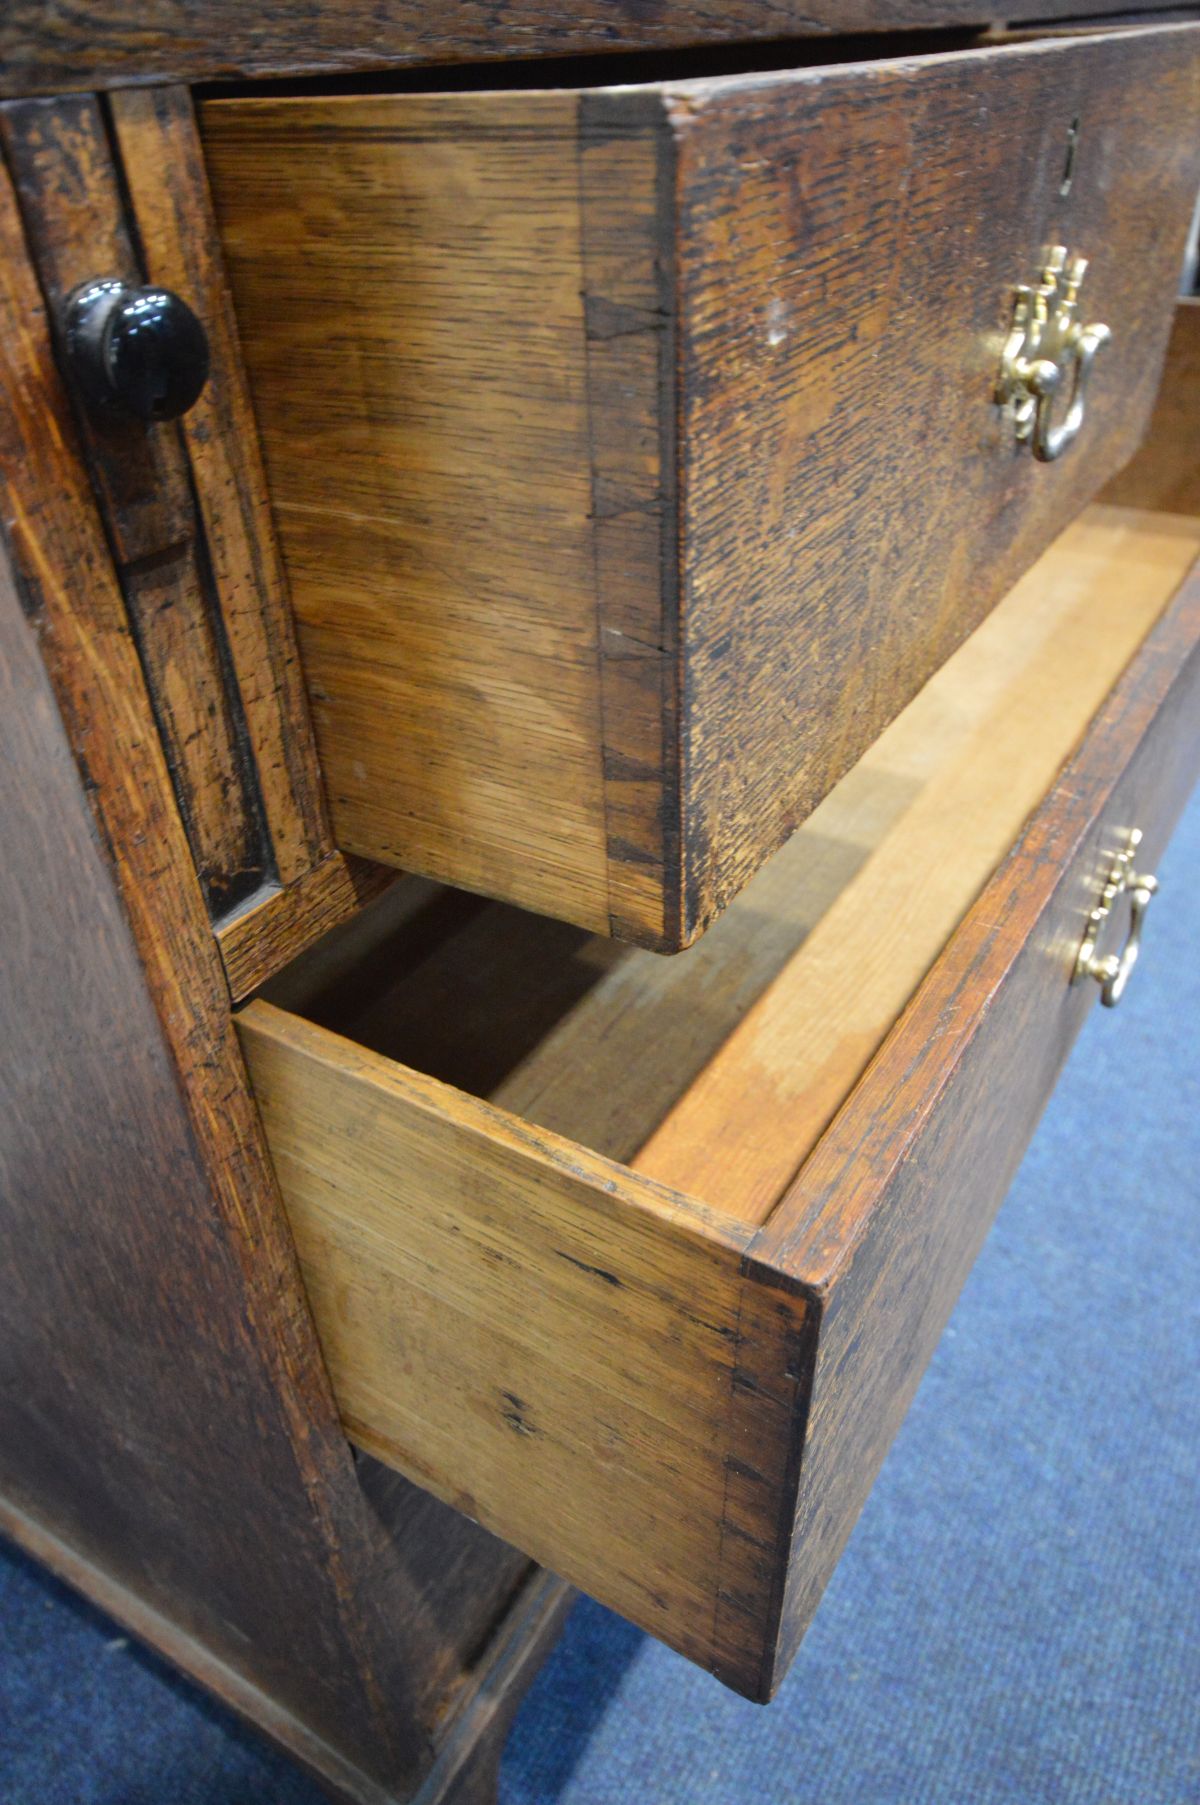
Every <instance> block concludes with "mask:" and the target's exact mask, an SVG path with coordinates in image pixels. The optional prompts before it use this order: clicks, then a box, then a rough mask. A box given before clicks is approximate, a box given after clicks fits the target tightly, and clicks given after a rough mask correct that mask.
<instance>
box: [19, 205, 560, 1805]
mask: <svg viewBox="0 0 1200 1805" xmlns="http://www.w3.org/2000/svg"><path fill="white" fill-rule="evenodd" d="M0 481H2V488H0V520H2V522H3V528H4V534H5V539H6V542H7V547H8V551H7V552H6V554H5V556H4V558H3V559H2V560H0V566H2V568H0V629H2V635H3V655H2V657H0V681H2V682H3V685H4V689H5V696H4V704H3V707H0V738H2V739H3V748H2V753H0V776H2V779H3V798H2V801H0V813H2V819H3V837H4V845H5V858H4V859H3V861H0V895H2V899H3V906H2V908H0V917H2V919H3V922H4V945H5V973H6V985H5V998H4V1000H5V1009H6V1015H5V1043H4V1044H5V1062H4V1084H3V1086H0V1110H2V1111H3V1112H4V1122H3V1132H2V1133H0V1165H2V1166H3V1182H2V1183H0V1213H2V1214H3V1216H4V1220H5V1236H4V1239H5V1246H6V1270H5V1285H6V1308H5V1312H4V1321H3V1360H4V1366H5V1371H6V1374H7V1376H8V1378H9V1380H10V1381H11V1382H10V1383H7V1384H6V1385H5V1387H4V1388H3V1396H2V1398H0V1409H2V1410H3V1412H4V1414H5V1422H4V1425H3V1433H2V1434H0V1465H2V1467H3V1474H2V1486H0V1489H3V1491H4V1492H5V1493H6V1494H7V1495H8V1499H9V1502H10V1504H12V1505H14V1506H15V1508H16V1511H17V1512H18V1513H19V1514H21V1515H23V1516H24V1517H25V1518H27V1519H29V1520H30V1521H32V1522H33V1523H35V1524H36V1525H38V1526H40V1527H39V1530H38V1533H39V1534H43V1535H45V1536H48V1537H50V1538H53V1539H55V1540H57V1541H59V1542H61V1543H64V1544H66V1545H67V1546H68V1547H69V1548H70V1549H71V1550H73V1553H74V1569H73V1577H74V1578H75V1579H76V1581H77V1582H78V1583H83V1584H88V1583H89V1581H88V1579H87V1574H88V1572H89V1570H94V1571H96V1572H97V1573H98V1574H99V1575H100V1576H101V1580H100V1582H99V1583H100V1584H101V1587H102V1589H103V1587H107V1588H109V1593H110V1594H111V1595H114V1596H115V1593H116V1592H123V1593H124V1594H126V1595H128V1596H129V1597H131V1598H133V1599H136V1600H137V1601H138V1622H139V1633H145V1634H149V1635H153V1634H155V1633H156V1632H155V1630H154V1624H155V1621H156V1620H163V1621H165V1622H167V1623H169V1624H172V1625H174V1626H175V1628H176V1630H177V1632H178V1634H177V1635H176V1636H175V1637H174V1639H173V1641H171V1643H170V1644H169V1652H170V1653H171V1654H172V1656H173V1657H175V1658H179V1659H181V1660H184V1661H186V1662H187V1663H188V1664H189V1665H190V1666H192V1669H193V1671H196V1672H197V1673H198V1675H199V1677H201V1678H202V1679H204V1678H206V1677H211V1675H212V1674H213V1673H214V1672H215V1671H216V1670H218V1669H226V1670H228V1671H229V1672H230V1673H232V1674H233V1675H235V1676H236V1685H234V1683H233V1682H231V1686H232V1687H233V1690H234V1691H236V1693H237V1696H236V1697H235V1698H234V1702H235V1703H237V1704H238V1707H239V1708H240V1709H250V1710H252V1711H253V1714H254V1715H255V1718H256V1721H261V1722H263V1723H264V1724H265V1727H266V1728H267V1729H268V1730H269V1731H271V1732H272V1733H279V1734H283V1733H284V1732H283V1730H282V1729H281V1728H280V1726H281V1725H284V1724H285V1722H286V1721H288V1720H291V1721H294V1722H295V1723H296V1724H298V1725H300V1726H302V1728H303V1735H304V1737H305V1738H306V1739H307V1742H306V1747H307V1748H308V1749H309V1750H310V1751H312V1750H317V1749H319V1748H320V1747H326V1748H328V1749H329V1750H330V1751H332V1754H333V1756H334V1757H336V1760H333V1761H331V1763H327V1764H326V1765H325V1766H323V1767H322V1771H323V1772H324V1773H325V1775H326V1777H327V1778H329V1779H330V1780H331V1782H335V1783H336V1784H338V1785H342V1786H343V1790H345V1789H346V1788H345V1783H346V1778H347V1776H348V1775H353V1776H355V1779H354V1785H353V1789H352V1792H351V1796H353V1797H356V1798H358V1799H360V1800H364V1801H365V1800H367V1799H373V1800H378V1798H379V1794H380V1791H381V1789H387V1788H392V1789H398V1790H401V1791H403V1790H404V1789H405V1788H408V1789H409V1790H411V1789H412V1787H413V1786H415V1785H416V1783H417V1782H418V1781H419V1779H420V1778H421V1776H422V1774H424V1773H426V1772H428V1771H429V1770H430V1768H431V1765H432V1763H433V1761H434V1759H435V1754H436V1742H437V1735H438V1728H439V1725H440V1723H441V1722H442V1720H443V1719H444V1718H445V1717H446V1715H447V1713H448V1712H449V1711H451V1710H452V1709H458V1708H465V1705H466V1702H467V1700H468V1698H469V1696H470V1694H471V1692H472V1690H473V1688H474V1685H475V1679H474V1675H473V1671H472V1664H473V1663H474V1662H475V1661H476V1659H477V1657H478V1651H479V1649H480V1647H481V1646H482V1645H483V1644H484V1643H486V1641H487V1638H488V1634H489V1631H490V1629H491V1628H492V1626H493V1620H494V1617H495V1614H496V1612H497V1610H501V1611H503V1610H505V1609H506V1608H507V1606H506V1605H505V1604H503V1602H502V1600H503V1599H506V1598H508V1597H510V1596H511V1595H512V1593H513V1592H515V1591H516V1590H517V1589H518V1588H519V1586H520V1584H521V1581H522V1578H523V1576H524V1575H526V1574H527V1573H528V1564H527V1562H526V1561H524V1560H523V1559H522V1557H520V1556H518V1555H515V1554H514V1553H513V1552H512V1551H511V1550H503V1549H499V1548H498V1547H497V1545H496V1544H495V1543H494V1542H492V1541H491V1540H490V1539H489V1538H487V1537H486V1536H484V1534H483V1532H482V1531H479V1530H477V1529H475V1528H474V1527H473V1526H471V1525H469V1524H465V1523H464V1522H462V1520H461V1519H460V1518H458V1517H456V1516H454V1515H453V1513H450V1512H448V1511H446V1510H445V1509H444V1507H441V1506H434V1507H433V1514H432V1515H431V1514H430V1511H429V1508H428V1504H427V1501H425V1502H423V1503H422V1507H421V1510H420V1511H419V1512H414V1511H412V1510H411V1505H410V1506H409V1507H406V1506H405V1504H404V1503H403V1501H402V1498H401V1499H397V1500H396V1501H394V1503H393V1504H392V1505H391V1506H390V1507H389V1510H388V1511H387V1512H386V1513H385V1514H383V1515H379V1514H373V1513H372V1511H371V1510H370V1508H368V1506H367V1503H366V1500H365V1498H364V1494H363V1491H362V1489H361V1487H360V1484H359V1481H358V1478H357V1476H356V1472H355V1467H354V1463H353V1461H352V1459H351V1457H350V1453H349V1451H348V1449H347V1447H346V1443H345V1440H344V1438H343V1435H342V1431H341V1428H340V1424H339V1421H338V1418H337V1415H336V1412H335V1409H334V1406H333V1401H332V1396H331V1393H330V1390H329V1386H328V1380H327V1376H326V1374H325V1370H324V1367H323V1365H322V1362H321V1359H320V1354H319V1350H318V1347H317V1344H316V1341H315V1338H314V1335H313V1330H312V1324H311V1318H310V1316H309V1313H308V1308H307V1305H306V1302H305V1298H304V1293H303V1289H302V1286H301V1284H300V1281H299V1277H298V1273H297V1269H296V1264H295V1256H294V1251H293V1249H292V1246H291V1243H290V1241H289V1238H288V1235H287V1230H286V1224H285V1222H284V1219H283V1217H282V1215H281V1213H280V1209H279V1205H278V1200H277V1194H276V1192H275V1189H274V1183H273V1179H272V1175H271V1170H270V1165H269V1162H268V1159H267V1156H266V1153H265V1149H264V1146H263V1142H262V1139H261V1130H260V1126H259V1123H258V1119H257V1116H256V1114H255V1111H254V1107H253V1102H252V1099H251V1097H250V1094H249V1092H248V1089H247V1086H246V1079H245V1073H244V1069H243V1067H242V1065H241V1061H240V1056H239V1053H238V1048H237V1042H236V1038H235V1037H234V1033H233V1029H232V1025H231V1022H230V1018H229V1006H228V992H227V989H226V986H225V981H224V976H223V973H222V969H221V965H220V962H219V958H218V955H217V951H216V947H215V945H214V942H213V939H212V935H211V931H210V925H209V921H208V917H207V913H206V910H205V908H204V904H203V898H202V895H201V892H200V888H199V884H198V882H197V879H196V876H195V872H194V869H193V866H192V862H191V858H190V856H189V852H188V848H187V844H186V841H185V839H184V836H183V831H182V827H181V824H180V821H179V817H178V815H177V813H176V811H175V806H174V801H173V798H172V795H171V789H170V784H169V780H168V775H167V771H166V766H165V762H164V760H163V757H162V754H161V750H160V747H159V743H158V739H157V734H156V731H155V727H154V723H153V720H152V717H151V712H150V708H149V702H148V699H147V696H146V691H145V688H144V685H143V682H142V678H141V672H140V669H139V666H138V662H137V658H136V655H135V652H134V649H133V644H132V639H131V635H130V631H129V626H128V622H127V619H126V616H125V613H124V609H123V606H122V602H121V597H120V593H119V590H118V587H117V584H116V580H115V575H114V572H113V569H112V566H111V564H110V562H109V558H108V553H107V547H106V545H105V542H104V537H103V534H102V531H101V527H100V522H99V519H98V517H97V514H96V512H95V508H94V505H93V499H92V494H91V490H90V485H89V481H88V477H87V474H86V471H85V469H84V466H83V463H82V461H81V457H80V454H79V450H78V447H77V445H76V442H75V438H74V433H73V427H72V422H71V416H70V409H69V407H68V405H67V402H66V399H65V396H64V395H63V393H62V390H61V388H60V386H59V383H58V379H57V375H56V371H55V366H54V360H53V356H52V351H51V345H50V339H49V333H48V328H47V322H46V319H45V314H44V311H43V307H42V304H41V299H40V296H39V294H38V291H37V286H36V283H35V281H34V278H33V275H32V271H31V268H30V266H29V263H28V261H27V257H26V247H25V244H24V242H23V239H22V234H21V229H20V223H19V218H18V212H17V207H16V202H15V197H14V195H13V193H12V190H11V188H10V187H9V185H8V184H7V182H6V181H3V180H0ZM10 557H11V566H12V572H11V578H10V574H9V558H10ZM39 650H40V653H41V658H40V659H39V657H38V652H39ZM48 679H49V680H48ZM51 683H52V685H53V689H52V688H51ZM77 766H78V769H77V768H76V767H77ZM414 1496H415V1494H414V1493H413V1492H412V1491H411V1489H409V1490H408V1491H407V1497H408V1499H409V1500H410V1501H411V1500H412V1498H413V1497H414ZM408 1515H412V1517H413V1520H414V1522H416V1523H419V1524H421V1525H422V1527H421V1529H420V1531H419V1533H418V1534H417V1535H416V1536H415V1538H414V1539H413V1540H412V1541H410V1540H409V1538H408V1536H407V1534H406V1529H405V1520H406V1516H408ZM8 1520H10V1518H9V1517H8V1516H7V1515H6V1521H8ZM11 1520H13V1521H15V1516H14V1517H13V1518H12V1519H11ZM248 1526H250V1527H251V1528H252V1530H253V1533H250V1532H249V1529H248ZM464 1567H465V1569H466V1570H468V1571H473V1572H474V1574H475V1580H474V1581H473V1582H472V1588H471V1589H470V1592H469V1595H473V1593H474V1592H478V1594H479V1597H480V1599H481V1601H482V1607H483V1614H482V1616H477V1615H475V1613H474V1611H473V1610H467V1611H466V1612H465V1613H462V1612H461V1610H460V1614H459V1616H458V1618H457V1624H458V1628H457V1629H455V1630H454V1631H453V1632H452V1633H451V1634H450V1636H449V1638H448V1640H446V1641H442V1640H440V1639H439V1635H440V1632H439V1628H438V1625H439V1618H440V1617H441V1615H442V1613H443V1607H444V1604H445V1599H444V1596H443V1594H442V1592H441V1588H442V1586H443V1584H444V1583H445V1576H446V1575H448V1574H449V1575H453V1574H454V1573H456V1572H458V1573H461V1572H462V1571H463V1570H464ZM497 1574H499V1576H500V1579H501V1584H500V1586H499V1588H497V1587H496V1586H495V1584H494V1579H495V1576H496V1575H497ZM489 1576H491V1577H489ZM114 1588H115V1592H114V1590H113V1589H114ZM189 1648H194V1649H195V1650H196V1651H197V1653H196V1656H195V1658H194V1659H193V1657H192V1655H191V1654H189V1652H188V1651H189ZM227 1695H228V1696H233V1693H232V1692H230V1693H227ZM291 1746H293V1747H295V1746H296V1740H295V1738H292V1740H291Z"/></svg>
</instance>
